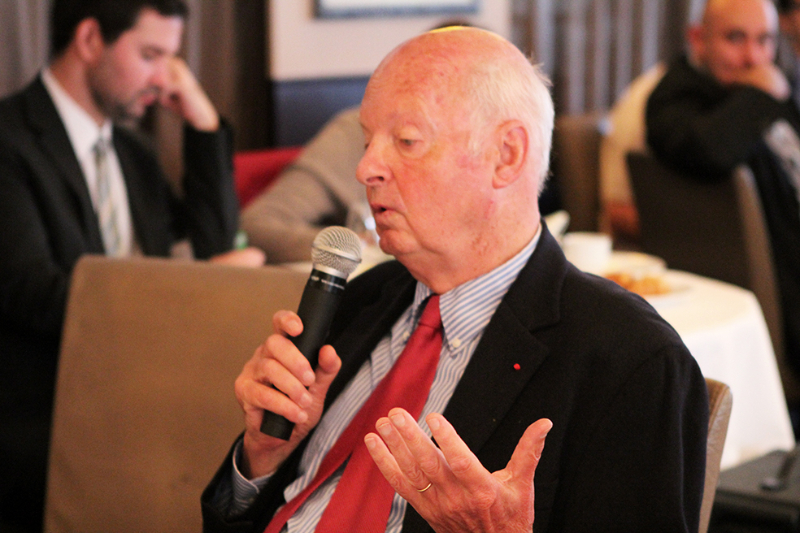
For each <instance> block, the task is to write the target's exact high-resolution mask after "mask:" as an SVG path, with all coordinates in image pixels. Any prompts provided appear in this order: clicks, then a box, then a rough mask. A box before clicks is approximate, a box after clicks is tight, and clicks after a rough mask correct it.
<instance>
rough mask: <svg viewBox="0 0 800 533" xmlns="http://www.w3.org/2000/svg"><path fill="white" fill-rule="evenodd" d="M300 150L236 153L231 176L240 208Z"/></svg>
mask: <svg viewBox="0 0 800 533" xmlns="http://www.w3.org/2000/svg"><path fill="white" fill-rule="evenodd" d="M301 150H302V147H300V146H292V147H286V148H264V149H260V150H248V151H242V152H237V153H236V154H235V155H234V156H233V176H234V181H235V184H236V194H237V195H238V197H239V206H240V208H244V207H245V206H246V205H247V204H249V203H250V202H251V201H252V200H253V199H254V198H255V197H256V196H258V194H259V193H260V192H261V191H262V190H264V189H265V188H266V187H267V186H269V184H270V183H272V181H273V180H274V179H275V178H276V177H277V175H278V174H279V173H280V171H281V170H283V169H284V167H286V166H287V165H288V164H289V163H291V162H292V161H294V160H295V159H296V158H297V156H298V154H300V151H301Z"/></svg>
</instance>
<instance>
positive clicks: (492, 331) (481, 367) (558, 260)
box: [443, 227, 567, 453]
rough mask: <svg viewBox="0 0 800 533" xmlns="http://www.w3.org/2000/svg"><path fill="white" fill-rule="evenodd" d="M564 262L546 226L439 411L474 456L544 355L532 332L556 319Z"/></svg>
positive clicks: (545, 350) (564, 270) (565, 266)
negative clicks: (441, 410)
mask: <svg viewBox="0 0 800 533" xmlns="http://www.w3.org/2000/svg"><path fill="white" fill-rule="evenodd" d="M566 268H567V264H566V260H565V259H564V257H563V254H562V253H561V251H560V248H559V246H558V244H557V243H556V241H555V239H554V238H553V237H552V236H551V235H550V233H549V231H547V228H546V227H545V228H544V229H543V231H542V236H541V238H540V240H539V244H538V245H537V247H536V250H535V251H534V253H533V255H532V256H531V259H530V260H529V261H528V263H527V264H526V265H525V267H523V269H522V271H521V272H520V274H519V276H518V277H517V279H516V281H515V282H514V284H513V285H512V286H511V288H510V289H509V291H508V293H507V294H506V296H505V297H504V298H503V301H502V302H501V303H500V306H499V307H498V308H497V311H496V312H495V314H494V316H493V317H492V320H491V322H490V323H489V325H488V326H487V327H486V331H485V332H484V334H483V337H482V338H481V341H480V343H479V344H478V347H477V348H476V350H475V353H474V354H473V356H472V359H471V360H470V362H469V364H468V365H467V368H466V370H465V371H464V376H463V377H462V379H461V381H460V382H459V384H458V386H457V387H456V390H455V392H454V393H453V396H452V398H451V399H450V402H449V403H448V405H447V408H446V409H445V412H444V413H443V414H444V416H445V418H447V419H448V420H449V421H450V423H451V424H453V426H454V427H455V429H456V431H457V432H458V434H459V435H460V436H461V438H462V439H463V440H464V442H465V443H466V444H467V445H468V446H469V447H470V449H472V450H473V451H474V452H476V453H477V452H478V451H479V450H480V449H481V447H482V446H483V445H484V444H485V443H486V441H487V440H488V439H489V437H490V436H491V434H492V433H493V432H494V430H495V429H496V427H497V426H498V424H499V423H500V422H501V421H502V420H503V418H504V417H505V415H506V413H507V412H508V410H509V409H510V408H511V406H513V405H514V403H515V402H516V399H517V397H518V396H519V394H520V393H521V392H522V390H523V389H524V388H525V386H526V385H527V383H528V382H529V381H530V379H531V378H532V377H533V375H534V374H535V373H536V370H537V369H538V368H539V366H540V365H541V364H542V362H543V361H544V360H545V358H546V357H547V354H548V348H547V346H545V345H543V344H542V343H541V342H539V341H538V340H537V338H536V336H535V334H534V332H535V330H537V329H539V328H542V327H545V326H549V325H552V324H554V323H556V322H557V321H558V319H559V312H558V302H559V301H560V296H559V295H560V292H561V284H562V283H563V279H564V275H565V273H566Z"/></svg>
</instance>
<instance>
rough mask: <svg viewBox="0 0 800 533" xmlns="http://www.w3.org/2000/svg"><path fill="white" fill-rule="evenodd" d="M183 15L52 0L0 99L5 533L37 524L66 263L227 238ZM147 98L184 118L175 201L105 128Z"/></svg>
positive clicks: (207, 113) (211, 251) (0, 475)
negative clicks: (33, 70) (43, 25)
mask: <svg viewBox="0 0 800 533" xmlns="http://www.w3.org/2000/svg"><path fill="white" fill-rule="evenodd" d="M186 14H187V12H186V6H185V5H184V3H183V1H182V0H126V1H118V0H105V1H95V2H88V1H79V0H58V1H56V2H54V4H53V11H52V20H51V24H52V28H51V30H52V33H51V35H52V54H51V57H52V60H51V62H50V64H49V66H48V67H47V68H46V69H44V70H43V71H42V73H41V75H40V76H38V77H37V78H36V80H34V81H33V82H32V83H31V84H30V85H29V86H28V87H26V88H25V89H24V90H22V91H21V92H20V93H19V94H16V95H12V96H10V97H8V98H6V99H5V100H3V101H2V102H0V191H2V193H0V226H2V227H3V238H2V239H0V391H2V392H0V427H2V431H0V479H2V482H1V483H0V529H3V530H4V531H6V530H8V531H16V530H21V531H41V525H40V520H41V505H42V498H43V494H44V479H45V468H46V462H47V446H48V440H49V437H48V436H49V426H50V411H51V408H52V407H51V403H52V399H53V387H54V380H55V372H56V364H57V356H58V345H59V338H60V333H61V326H62V321H63V318H64V308H65V302H66V297H67V290H68V282H69V276H70V273H71V271H72V268H73V266H74V265H75V262H76V261H77V260H78V258H79V257H80V256H82V255H84V254H108V255H112V256H115V257H126V256H131V255H141V254H145V255H156V256H169V255H170V251H171V249H172V247H173V245H174V244H175V243H176V242H178V241H179V240H180V239H184V238H187V237H188V239H189V240H190V242H191V244H192V246H193V251H194V254H195V256H196V257H198V258H208V257H211V256H213V255H216V254H221V253H223V252H226V251H228V250H230V249H231V247H232V245H233V241H234V236H235V232H236V229H237V223H238V218H237V217H238V214H237V210H238V205H237V201H236V197H235V192H234V187H233V180H232V163H231V156H232V140H231V132H230V129H229V128H228V127H226V126H224V125H222V124H221V122H220V118H219V115H218V114H217V111H216V109H215V108H214V106H213V105H212V104H211V102H210V101H209V99H208V97H207V96H206V94H205V93H204V91H203V90H202V89H201V87H200V86H199V84H198V83H197V81H196V80H195V78H194V77H193V75H192V74H191V73H190V72H189V70H188V68H187V67H186V65H185V63H183V61H182V60H180V59H178V58H176V57H175V54H176V52H177V51H178V48H179V46H180V42H181V37H182V34H183V25H184V19H185V17H186ZM156 102H159V103H160V104H162V105H163V106H165V107H167V108H169V109H171V110H173V111H174V112H175V113H177V114H178V115H179V116H180V117H182V118H183V119H184V121H185V124H186V126H185V129H184V136H185V150H184V153H185V156H186V157H185V168H186V175H185V178H184V180H183V183H182V185H183V195H182V196H181V197H180V198H179V197H177V196H176V195H174V194H173V192H172V190H171V188H170V184H169V182H168V181H167V180H166V178H165V176H164V174H163V172H162V170H161V168H160V166H159V163H158V161H157V158H156V155H155V153H154V151H153V150H152V149H151V148H149V147H147V146H146V145H145V144H143V143H142V142H141V139H139V138H137V135H134V134H133V133H132V132H131V131H129V130H126V129H124V128H122V127H118V126H117V121H118V120H120V119H124V120H127V119H138V118H140V117H141V116H142V115H143V114H144V112H145V110H146V109H147V107H148V106H150V105H152V104H154V103H156ZM100 139H102V142H100ZM228 259H230V257H228ZM15 528H17V529H15Z"/></svg>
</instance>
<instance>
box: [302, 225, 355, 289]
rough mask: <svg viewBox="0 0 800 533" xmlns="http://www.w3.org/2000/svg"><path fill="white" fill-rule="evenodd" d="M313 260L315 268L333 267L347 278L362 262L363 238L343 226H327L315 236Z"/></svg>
mask: <svg viewBox="0 0 800 533" xmlns="http://www.w3.org/2000/svg"><path fill="white" fill-rule="evenodd" d="M311 262H312V263H313V265H314V268H317V269H319V267H324V268H323V269H320V270H324V269H326V268H327V269H333V270H335V271H336V272H339V273H341V274H342V277H344V278H347V276H349V275H350V273H351V272H353V270H355V269H356V267H357V266H358V264H359V263H360V262H361V239H359V238H358V235H356V234H355V232H354V231H352V230H350V229H347V228H344V227H342V226H330V227H327V228H325V229H323V230H322V231H320V232H319V233H318V234H317V236H316V237H315V238H314V243H313V244H312V245H311Z"/></svg>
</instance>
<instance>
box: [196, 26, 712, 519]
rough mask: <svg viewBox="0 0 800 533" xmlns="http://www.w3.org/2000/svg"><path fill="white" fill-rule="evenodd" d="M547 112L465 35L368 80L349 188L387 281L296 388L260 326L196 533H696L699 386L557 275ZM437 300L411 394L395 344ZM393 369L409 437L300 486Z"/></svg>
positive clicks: (563, 269) (518, 75) (287, 363)
mask: <svg viewBox="0 0 800 533" xmlns="http://www.w3.org/2000/svg"><path fill="white" fill-rule="evenodd" d="M553 114H554V113H553V103H552V100H551V98H550V94H549V91H548V88H547V82H546V80H545V79H544V78H543V77H542V75H541V74H540V72H539V71H538V69H536V68H535V67H533V66H532V65H531V64H530V63H529V62H528V61H527V59H526V58H525V57H524V56H523V55H522V54H521V53H520V52H519V50H517V49H516V48H515V47H514V46H513V45H512V44H510V43H509V42H508V41H506V40H505V39H502V38H501V37H499V36H497V35H495V34H493V33H490V32H487V31H484V30H479V29H474V28H458V29H444V30H439V31H433V32H430V33H426V34H424V35H421V36H419V37H416V38H414V39H411V40H410V41H408V42H406V43H404V44H402V45H401V46H399V47H398V48H397V49H396V50H395V51H393V52H392V53H391V54H390V55H389V56H388V57H387V58H386V59H385V60H384V61H383V62H382V63H381V64H380V65H379V67H378V68H377V70H376V71H375V73H374V74H373V76H372V78H371V79H370V81H369V84H368V86H367V90H366V93H365V96H364V101H363V103H362V106H361V117H360V120H361V125H362V128H363V130H364V134H365V144H366V152H365V155H364V157H363V158H362V160H361V162H360V164H359V166H358V170H357V178H358V180H359V181H360V182H361V183H362V184H363V185H364V186H365V187H366V189H367V197H368V199H369V203H370V206H371V209H372V212H373V214H374V216H375V221H376V224H377V227H378V233H379V234H380V245H381V248H382V249H383V250H384V251H385V252H387V253H391V254H393V255H394V256H396V258H397V261H395V262H390V263H384V264H383V265H380V266H378V267H376V268H374V269H373V270H371V271H368V272H366V273H364V274H362V275H361V276H359V277H358V278H356V279H355V280H353V281H352V282H351V283H350V284H349V285H348V287H347V288H346V290H345V294H344V298H343V301H342V305H341V307H340V308H339V311H338V314H337V316H336V318H335V319H334V322H333V325H332V327H331V331H330V335H329V337H328V341H329V342H330V345H326V346H324V347H323V348H322V349H321V350H320V353H319V365H318V367H317V368H316V369H312V368H311V366H310V364H309V363H308V361H307V360H306V359H305V358H304V357H303V356H302V355H301V354H300V353H299V352H298V350H297V349H296V348H295V347H294V345H293V344H292V343H291V342H290V341H289V339H288V338H286V336H294V335H298V334H299V333H300V332H301V330H302V324H301V321H300V320H299V318H298V316H297V315H296V314H295V313H293V312H290V311H282V312H279V313H277V314H276V315H275V317H274V323H275V325H276V329H277V330H279V331H280V332H282V333H283V335H282V334H276V335H274V336H271V337H270V338H269V339H267V341H266V342H265V344H264V345H262V346H261V347H260V348H259V349H258V350H257V351H256V353H255V354H254V356H253V358H252V359H251V360H250V361H249V362H248V363H247V364H246V365H245V368H244V370H243V372H242V374H241V375H240V377H239V378H238V380H237V383H236V387H235V388H236V394H237V397H238V399H239V402H240V403H241V405H242V407H243V410H244V413H245V426H246V430H245V433H244V436H243V439H241V440H239V441H238V442H237V443H236V444H235V445H234V447H233V449H232V451H231V454H230V455H229V457H228V458H227V459H225V462H224V464H223V466H222V468H221V469H220V470H219V472H218V473H217V475H216V477H215V478H214V480H213V481H212V483H211V485H210V486H209V487H208V489H207V490H206V492H205V494H204V496H203V510H204V519H205V522H204V523H205V530H206V531H207V532H227V531H230V532H234V531H236V532H245V531H248V532H250V531H252V532H261V531H265V527H267V528H268V529H266V531H269V532H273V531H289V532H294V531H314V530H315V531H318V532H322V531H391V532H398V531H404V532H408V531H415V532H416V531H420V532H422V531H432V530H434V531H438V532H449V531H471V532H475V531H496V532H503V531H514V532H520V531H531V530H532V529H533V530H534V531H552V532H571V531H582V532H583V531H585V532H597V531H630V532H641V531H685V532H689V531H696V530H697V527H698V520H699V510H700V504H701V499H702V492H703V477H704V471H705V468H704V467H705V454H706V451H705V450H706V428H707V424H708V399H707V393H706V386H705V382H704V379H703V376H702V374H701V373H700V370H699V369H698V367H697V364H696V362H695V361H694V359H693V358H692V356H691V355H690V354H689V353H688V351H687V349H686V347H685V346H684V345H683V343H682V342H681V340H680V338H679V337H678V336H677V334H676V333H675V331H674V330H672V329H671V328H670V327H669V326H668V325H667V324H666V323H665V322H664V321H663V320H662V319H661V318H660V317H659V316H658V314H657V313H656V312H655V311H654V310H653V309H652V308H651V307H650V306H649V305H648V304H647V303H646V302H645V301H644V300H642V299H641V298H639V297H637V296H635V295H633V294H632V293H629V292H627V291H625V290H623V289H622V288H620V287H619V286H616V285H615V284H613V283H612V282H609V281H608V280H605V279H602V278H599V277H596V276H593V275H589V274H585V273H583V272H580V271H579V270H577V269H576V268H575V267H574V266H572V265H570V264H569V263H568V262H567V261H566V259H565V258H564V255H563V253H562V252H561V250H560V248H559V246H558V244H557V243H556V241H555V239H554V238H553V236H552V235H551V234H550V233H549V232H548V230H547V227H546V226H545V225H544V224H543V223H542V221H541V217H540V215H539V211H538V208H537V201H536V200H537V196H538V194H539V192H540V191H541V189H542V185H543V181H544V179H545V176H546V174H547V168H548V156H549V150H550V142H551V134H552V127H553ZM437 301H438V311H440V315H441V321H442V325H443V334H442V335H443V336H442V340H441V347H440V349H439V348H438V347H435V349H437V350H438V351H436V353H435V356H436V359H435V361H436V362H435V365H436V366H435V371H436V372H435V377H433V378H431V379H432V384H431V385H430V388H429V389H428V388H427V386H425V387H423V385H422V382H423V379H422V375H423V370H422V367H423V359H425V360H426V361H427V359H428V358H427V357H425V356H427V355H429V353H430V352H431V350H427V349H422V348H421V349H419V350H413V351H410V350H409V349H405V348H404V345H406V340H407V339H409V334H410V339H411V340H409V341H408V343H407V346H412V344H413V345H414V346H416V343H412V341H415V339H417V338H418V337H417V331H414V332H413V333H412V330H414V328H415V324H416V322H417V320H418V319H419V315H420V312H421V309H422V308H423V307H425V311H424V313H423V318H421V319H419V321H420V323H423V324H424V326H419V327H418V328H417V329H418V330H419V329H422V328H423V327H432V326H431V324H432V323H434V321H431V320H430V315H429V314H428V313H429V310H430V308H431V307H432V306H435V303H436V302H437ZM425 302H431V303H425ZM409 358H411V359H409ZM408 361H410V364H411V365H412V366H414V365H418V370H415V371H418V372H419V383H416V382H415V383H414V384H413V385H410V386H407V387H404V388H402V392H404V393H407V394H406V396H408V397H412V396H416V395H418V394H420V393H421V394H422V397H423V399H424V407H422V408H421V409H420V414H419V417H417V415H413V416H412V415H410V414H409V411H408V410H406V409H402V408H397V407H395V406H389V408H387V409H386V410H385V411H383V412H380V413H378V414H376V415H375V416H374V417H373V418H369V419H367V420H366V421H365V424H364V427H365V428H366V429H364V430H363V433H362V434H361V435H359V436H358V437H357V438H356V439H355V444H354V445H353V448H352V452H351V455H350V456H349V459H348V460H347V461H346V462H345V463H344V464H343V465H342V466H340V467H335V466H334V467H333V468H327V467H325V469H327V470H329V471H330V470H333V473H332V475H330V476H329V477H325V478H324V479H322V477H323V476H322V475H320V476H319V477H317V470H320V471H324V469H323V468H322V467H320V463H322V465H323V466H325V465H326V464H328V463H333V464H336V463H335V462H334V461H333V460H328V458H329V457H332V456H333V455H334V454H335V453H334V452H336V450H338V449H340V448H341V445H340V443H341V442H345V441H346V440H348V438H349V436H350V435H351V434H352V432H351V430H352V429H353V428H356V427H357V426H358V424H357V422H356V421H359V420H362V419H364V418H367V417H366V416H365V415H362V412H363V413H366V412H371V411H370V410H369V409H371V405H372V404H373V403H375V402H380V401H381V398H380V396H381V395H383V392H381V391H383V390H384V383H385V382H387V381H388V382H391V380H394V379H395V378H397V377H399V376H400V374H401V373H400V372H399V371H398V372H397V373H395V372H394V370H395V369H399V368H400V367H401V366H402V367H404V369H406V368H407V365H408V364H409V363H408ZM390 368H392V370H391V371H390V370H389V369H390ZM269 385H273V386H274V388H273V387H270V386H269ZM388 389H391V385H389V387H388ZM373 391H378V393H377V394H372V393H373ZM387 394H388V393H387ZM368 398H369V399H368ZM398 401H403V402H405V401H406V400H405V398H403V399H401V400H398ZM365 402H366V403H365ZM362 405H364V406H365V407H364V411H362V412H359V414H356V412H357V411H359V410H360V409H361V407H362ZM264 409H267V410H269V411H272V412H274V413H277V414H280V415H283V416H285V417H286V418H288V419H289V420H291V421H292V422H295V423H296V425H295V427H294V431H293V433H292V434H291V436H290V437H289V438H288V439H287V440H281V439H278V438H275V437H271V436H268V435H265V434H263V433H261V431H260V424H261V419H262V413H263V412H264ZM354 416H355V418H354ZM351 420H354V422H352V423H351V422H350V421H351ZM346 427H347V429H345V428H346ZM345 436H347V438H345ZM431 437H432V438H431ZM545 437H546V439H547V445H546V446H545ZM329 450H334V451H332V452H330V454H328V452H329ZM364 450H367V451H368V455H367V459H368V461H367V462H364V461H363V460H362V459H363V457H364ZM337 455H338V452H337ZM323 458H324V459H323ZM375 472H377V481H374V482H371V483H369V484H368V486H367V487H366V488H365V487H354V483H353V482H352V480H359V479H362V478H361V477H360V476H362V475H366V476H372V475H374V473H375ZM534 473H535V480H534ZM318 481H319V484H318V485H317V488H316V489H314V490H313V491H312V490H311V489H309V491H305V492H303V491H304V489H305V487H306V486H310V487H314V486H315V484H316V483H317V482H318ZM387 484H388V485H387ZM534 487H535V497H534ZM386 488H388V489H389V496H390V498H389V499H388V500H387V501H385V502H380V503H379V502H375V503H367V502H366V501H365V499H366V498H369V499H370V500H371V498H372V496H373V494H372V492H373V491H374V492H380V491H383V490H384V489H386ZM359 489H360V493H361V494H362V495H363V497H364V498H358V499H348V498H347V497H341V496H342V495H344V494H345V491H347V492H346V494H351V491H353V490H359ZM306 492H310V496H308V498H307V499H305V500H304V502H302V503H301V504H299V505H298V504H297V502H298V501H299V500H298V499H297V497H298V494H300V495H301V496H302V495H304V494H305V493H306ZM286 502H292V503H291V504H286ZM332 502H338V503H332ZM284 504H286V505H284ZM284 509H286V511H284ZM345 515H346V516H347V518H346V519H345V518H344V516H345ZM378 517H379V518H378ZM287 519H288V522H287ZM534 519H535V523H534ZM366 524H371V525H370V526H367V525H366Z"/></svg>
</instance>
